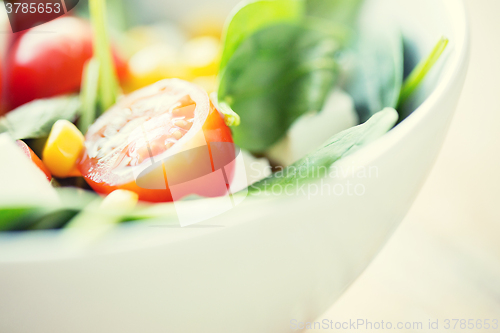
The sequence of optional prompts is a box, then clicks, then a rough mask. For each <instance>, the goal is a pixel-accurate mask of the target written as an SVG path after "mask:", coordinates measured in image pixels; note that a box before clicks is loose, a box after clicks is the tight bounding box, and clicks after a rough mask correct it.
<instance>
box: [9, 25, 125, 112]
mask: <svg viewBox="0 0 500 333" xmlns="http://www.w3.org/2000/svg"><path fill="white" fill-rule="evenodd" d="M46 31H54V32H55V33H43V32H46ZM92 55H93V46H92V30H91V27H90V24H89V23H88V22H87V21H84V20H82V19H79V18H75V17H71V16H63V17H60V18H58V19H55V20H53V21H51V22H48V23H46V24H44V25H42V26H37V27H34V28H32V29H30V30H28V31H27V32H26V33H24V34H23V35H22V36H20V37H18V38H17V39H16V40H15V42H14V44H13V45H12V46H11V48H10V50H9V51H8V54H7V62H6V67H5V70H6V71H5V82H6V87H5V88H6V94H5V98H4V104H5V108H6V109H7V110H12V109H14V108H16V107H18V106H20V105H23V104H25V103H28V102H31V101H33V100H35V99H39V98H48V97H53V96H57V95H62V94H67V93H73V92H78V91H79V89H80V85H81V80H82V72H83V67H84V65H85V63H86V62H87V61H88V60H89V59H90V58H91V57H92ZM115 62H116V66H117V73H118V74H119V76H121V77H122V78H124V77H125V76H126V73H127V70H126V66H127V65H126V63H125V62H124V61H122V60H119V57H117V56H115Z"/></svg>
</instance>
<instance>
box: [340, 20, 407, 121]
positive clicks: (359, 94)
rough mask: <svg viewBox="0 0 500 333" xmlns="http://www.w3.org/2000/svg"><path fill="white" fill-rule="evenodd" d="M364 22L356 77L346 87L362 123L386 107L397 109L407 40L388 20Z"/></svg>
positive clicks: (357, 49) (358, 43) (357, 48)
mask: <svg viewBox="0 0 500 333" xmlns="http://www.w3.org/2000/svg"><path fill="white" fill-rule="evenodd" d="M378 13H380V11H378V12H375V13H373V16H372V17H369V18H364V19H362V20H361V23H360V26H359V29H358V33H359V36H358V39H357V41H356V43H355V47H354V52H353V56H354V62H353V65H352V67H353V68H354V70H353V73H352V74H351V76H350V78H349V79H348V83H347V84H346V87H345V88H346V90H347V92H348V93H349V94H350V95H351V96H352V97H353V99H354V103H355V106H356V111H357V112H358V115H359V118H360V121H361V122H364V121H366V120H367V119H368V118H370V117H371V116H372V115H373V114H375V113H376V112H378V111H379V110H382V109H383V108H386V107H392V108H396V107H397V104H398V99H399V93H400V91H401V86H402V83H403V70H404V61H403V38H402V35H401V32H400V30H399V28H398V27H397V26H396V25H395V24H393V23H392V22H391V20H390V19H389V18H387V17H383V16H377V15H379V14H378Z"/></svg>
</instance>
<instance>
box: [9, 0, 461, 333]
mask: <svg viewBox="0 0 500 333" xmlns="http://www.w3.org/2000/svg"><path fill="white" fill-rule="evenodd" d="M227 1H228V2H233V1H229V0H227ZM150 2H154V3H155V4H158V1H157V0H150V1H143V2H142V3H144V4H146V3H150ZM176 3H181V2H176ZM183 3H184V4H185V6H186V7H187V8H189V7H190V6H193V5H194V4H195V3H196V4H199V5H200V6H202V5H203V4H204V3H205V2H201V1H196V0H189V1H184V2H183ZM222 3H223V2H221V4H222ZM176 6H179V5H176ZM224 8H225V7H224ZM182 9H183V8H178V10H179V11H182ZM165 10H166V11H167V12H169V13H170V14H171V11H170V9H169V8H168V7H167V6H165ZM157 11H161V9H157ZM394 13H395V14H396V15H397V17H398V18H399V20H400V22H401V25H402V28H403V32H404V35H405V36H406V37H407V38H409V39H410V40H412V41H413V42H414V46H415V48H416V50H417V53H418V54H419V55H423V54H425V53H427V52H428V51H429V50H430V49H431V47H432V45H433V44H434V43H435V42H436V41H437V39H438V38H439V37H440V36H441V35H442V34H444V35H446V36H448V37H449V38H450V40H451V44H450V51H449V52H448V55H447V59H446V61H445V62H444V66H443V67H442V69H441V71H440V73H437V74H436V75H434V77H431V78H429V79H428V80H427V81H426V84H425V87H424V88H423V89H422V92H421V94H420V97H419V99H420V101H423V103H422V104H421V105H420V107H418V109H417V110H416V111H415V112H414V113H413V114H412V115H411V116H410V117H409V118H408V119H406V120H405V121H404V122H403V123H401V124H400V125H398V126H397V127H396V128H395V129H394V130H392V131H391V132H390V133H388V134H387V135H385V136H384V137H382V138H381V139H379V140H378V141H376V142H375V143H373V144H372V145H371V146H370V147H369V149H363V150H361V151H359V152H357V153H355V154H354V155H352V156H350V157H349V158H347V159H345V160H343V162H342V164H341V165H343V166H346V167H349V166H350V165H353V164H355V165H362V166H375V167H376V168H377V170H378V177H375V176H373V177H370V178H366V179H357V180H356V181H357V182H359V183H362V184H363V185H364V188H365V193H364V195H361V196H356V195H354V196H349V195H342V196H334V195H323V196H317V197H315V198H314V200H308V199H307V198H304V197H295V198H289V199H283V200H278V201H275V202H260V201H259V202H254V201H251V200H247V201H246V202H245V203H244V204H242V205H240V206H238V207H237V208H236V209H233V210H232V211H230V212H228V213H226V214H224V215H221V216H218V217H216V218H213V219H212V220H209V221H207V222H206V223H205V224H202V225H197V226H195V227H192V228H167V227H163V228H162V227H157V228H152V227H145V226H142V225H135V226H129V227H121V228H118V229H117V230H116V231H114V232H113V233H111V234H110V235H108V236H107V237H104V238H102V239H101V240H100V241H98V242H96V243H94V244H91V245H90V246H87V247H83V248H76V247H75V246H69V245H68V244H67V243H66V242H65V239H64V237H61V235H60V234H59V233H54V232H40V233H26V234H22V235H19V236H15V237H12V236H5V235H3V236H0V286H1V287H0V332H9V333H14V332H16V333H18V332H19V333H21V332H22V333H39V332H44V333H45V332H47V333H49V332H51V333H52V332H61V333H66V332H71V333H79V332H82V333H88V332H93V333H100V332H102V333H114V332H117V333H118V332H120V333H129V332H130V333H137V332H148V333H154V332H169V333H170V332H172V333H173V332H175V333H177V332H190V333H191V332H192V333H199V332H204V333H212V332H213V333H215V332H217V333H221V332H224V333H225V332H228V333H229V332H230V333H235V332H241V333H246V332H248V333H250V332H251V333H255V332H259V333H265V332H272V333H279V332H289V331H291V327H290V321H291V320H294V319H295V320H297V321H308V320H309V321H310V320H313V319H314V318H316V317H317V316H319V315H320V314H321V313H322V312H323V311H324V310H325V309H327V307H328V306H330V305H331V304H332V303H333V302H334V301H335V300H336V299H337V298H338V297H339V295H341V293H342V292H343V290H345V288H346V287H348V286H349V284H350V283H352V281H353V280H354V279H355V278H356V277H357V276H358V275H359V274H360V273H361V272H362V271H363V269H364V268H365V267H366V266H367V265H368V263H369V262H370V261H371V260H372V259H373V257H374V256H375V255H376V253H377V252H378V251H379V250H380V248H381V247H382V246H383V244H384V243H385V242H386V240H387V239H388V238H389V237H390V235H391V234H392V232H393V231H394V229H395V228H396V227H397V225H398V223H400V222H401V221H402V219H403V217H404V216H405V214H406V213H407V211H408V209H409V208H410V206H411V204H412V202H413V200H414V198H415V197H416V195H417V194H418V192H419V189H420V187H421V186H422V184H423V182H424V180H425V178H426V176H427V174H428V173H429V171H430V169H431V167H432V165H433V162H434V160H435V159H436V156H437V155H438V153H439V150H440V147H441V144H442V142H443V139H444V137H445V135H446V131H447V128H448V125H449V124H450V121H451V118H452V115H453V112H454V109H455V106H456V104H457V101H458V98H459V96H460V92H461V89H462V85H463V82H464V78H465V74H466V70H467V64H468V49H469V39H468V38H469V35H468V24H467V18H466V11H465V8H464V5H463V3H462V1H459V0H397V1H395V6H394ZM424 99H425V100H424ZM348 180H349V178H347V177H344V178H342V179H337V180H336V182H338V183H341V184H344V185H345V184H346V182H347V181H348ZM210 225H212V226H214V225H217V226H219V227H209V226H210Z"/></svg>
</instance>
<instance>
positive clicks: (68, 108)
mask: <svg viewBox="0 0 500 333" xmlns="http://www.w3.org/2000/svg"><path fill="white" fill-rule="evenodd" d="M80 109H81V103H80V99H79V97H78V96H63V97H54V98H48V99H39V100H35V101H33V102H30V103H27V104H24V105H23V106H20V107H19V108H17V109H15V110H13V111H11V112H9V113H7V114H6V115H5V116H4V117H1V118H0V133H3V132H8V133H9V134H10V136H11V137H12V138H13V139H14V140H21V139H37V138H42V137H46V136H48V135H49V133H50V130H51V129H52V125H54V123H55V122H56V121H58V120H59V119H66V120H69V121H74V120H75V119H76V118H77V117H78V115H79V112H80Z"/></svg>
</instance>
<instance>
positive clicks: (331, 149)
mask: <svg viewBox="0 0 500 333" xmlns="http://www.w3.org/2000/svg"><path fill="white" fill-rule="evenodd" d="M397 120H398V113H397V111H396V110H394V109H392V108H387V109H384V110H382V111H380V112H378V113H376V114H375V115H373V116H372V117H371V118H370V119H369V120H368V121H367V122H366V123H364V124H362V125H358V126H356V127H352V128H350V129H348V130H345V131H343V132H341V133H339V134H337V135H335V136H333V137H332V138H331V139H330V140H328V141H327V142H326V143H325V144H324V145H323V146H322V147H321V148H319V149H318V150H316V151H315V152H313V153H311V154H309V155H308V156H306V157H304V158H303V159H301V160H299V161H297V162H296V163H294V164H292V165H291V166H289V167H287V168H285V169H284V170H283V171H282V172H277V173H274V174H272V175H271V176H269V177H268V178H266V179H263V180H261V181H259V182H257V183H255V184H253V185H251V186H250V187H249V188H248V190H249V193H250V194H260V193H261V192H266V191H267V188H271V187H272V186H273V185H276V184H278V185H282V186H286V185H299V184H301V183H304V182H310V181H312V180H314V179H315V178H320V177H323V176H325V175H326V173H327V172H328V168H329V167H330V166H331V165H332V164H334V163H335V162H337V161H338V160H340V159H341V158H343V157H345V156H347V155H349V154H351V153H353V152H354V151H356V150H358V149H359V148H360V147H363V146H366V145H367V144H369V143H371V142H373V141H374V140H376V139H378V138H379V137H381V136H382V135H384V134H385V133H387V132H388V131H389V130H390V129H391V128H392V127H393V126H394V125H395V124H396V122H397Z"/></svg>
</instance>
